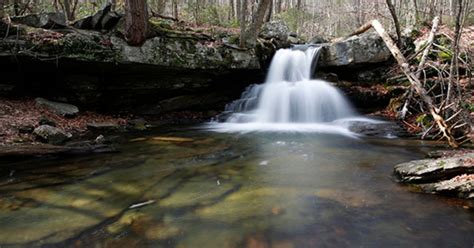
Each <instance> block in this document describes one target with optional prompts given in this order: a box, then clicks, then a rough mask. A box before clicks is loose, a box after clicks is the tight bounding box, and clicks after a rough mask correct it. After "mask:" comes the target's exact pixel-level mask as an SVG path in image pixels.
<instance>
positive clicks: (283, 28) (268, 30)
mask: <svg viewBox="0 0 474 248" xmlns="http://www.w3.org/2000/svg"><path fill="white" fill-rule="evenodd" d="M290 33H291V32H290V28H289V27H288V25H286V23H285V22H283V21H271V22H267V23H265V24H264V25H263V27H262V29H261V31H260V34H259V36H260V37H261V38H264V39H272V38H274V39H277V40H280V41H283V42H286V41H287V40H288V37H289V36H290Z"/></svg>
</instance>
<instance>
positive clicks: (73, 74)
mask: <svg viewBox="0 0 474 248" xmlns="http://www.w3.org/2000/svg"><path fill="white" fill-rule="evenodd" d="M110 15H113V16H115V15H118V14H117V13H115V12H112V11H110V10H108V9H107V8H105V9H103V10H101V12H98V13H97V14H96V15H94V16H91V17H90V18H88V19H87V18H86V19H87V20H86V19H84V20H82V21H81V22H80V23H79V22H77V23H76V24H77V25H76V26H77V27H78V28H83V29H81V30H77V29H67V27H66V29H61V30H48V29H37V28H31V27H28V28H25V27H24V26H23V24H20V25H16V24H14V25H10V26H9V28H11V29H12V30H13V29H18V30H21V31H22V32H19V35H17V34H18V33H11V32H10V33H6V35H4V36H5V37H6V38H5V39H2V40H0V66H2V68H4V69H5V72H6V73H4V74H3V75H2V77H3V80H2V82H0V96H1V95H8V96H11V95H15V94H17V95H32V96H42V97H45V98H48V99H50V100H54V101H64V102H68V103H71V104H75V105H77V106H79V107H81V108H82V107H85V108H87V109H91V108H93V109H94V110H103V111H110V110H113V111H114V112H122V111H123V112H130V111H133V112H134V113H136V114H151V115H155V114H161V113H164V112H168V111H180V110H206V111H207V110H222V109H223V107H224V105H225V104H226V103H228V102H230V101H231V100H233V99H236V98H238V96H239V95H240V93H241V92H242V91H243V90H244V89H245V87H247V86H248V85H249V84H252V83H259V82H262V81H263V78H264V75H265V70H266V68H267V67H268V64H269V62H270V60H271V57H272V56H273V54H274V52H275V51H276V49H278V48H281V47H288V46H290V43H291V42H295V40H297V39H296V38H295V37H294V34H292V33H291V32H290V31H289V29H288V27H287V26H286V25H285V24H284V23H281V22H270V23H267V24H266V25H265V26H264V27H263V28H262V31H261V32H260V40H259V42H258V44H257V46H256V47H253V48H249V49H241V48H239V47H238V46H237V44H238V35H236V34H233V33H231V32H229V31H213V32H214V33H212V32H210V31H206V32H203V31H202V30H195V29H191V28H186V27H180V26H179V25H177V24H173V23H171V24H170V23H169V22H167V21H164V20H161V19H156V18H152V19H151V20H150V25H149V31H148V33H149V34H148V39H147V40H146V41H145V43H144V44H143V45H142V46H140V47H133V46H129V45H128V44H127V43H126V42H125V41H124V40H123V39H122V38H121V37H123V34H122V33H123V32H122V30H121V28H122V26H121V22H120V21H119V20H118V19H119V16H116V17H117V18H116V19H114V18H115V17H114V18H109V17H110ZM50 19H51V18H50ZM17 20H18V23H27V22H26V21H25V20H23V21H20V19H17ZM105 20H108V21H107V22H106V23H104V21H105ZM109 21H111V22H109ZM115 21H118V24H117V25H115V27H114V28H111V26H113V25H114V24H113V23H114V22H115ZM88 22H90V23H89V24H90V25H89V24H87V23H88ZM1 23H2V22H0V24H1ZM32 25H35V26H43V27H44V25H37V24H32ZM2 27H3V26H2V25H0V33H2V32H3V31H5V30H3V31H2V30H1V28H2ZM84 28H87V29H89V30H85V29H84ZM98 30H100V32H98ZM104 30H105V32H104ZM389 57H390V55H389V53H388V50H386V49H385V45H384V44H383V43H381V41H379V40H378V37H374V36H371V35H368V36H367V35H361V36H357V37H352V38H349V39H347V40H345V41H341V42H339V43H334V44H326V45H325V48H324V50H323V54H322V57H321V60H320V63H319V65H320V66H321V67H326V68H328V67H329V68H331V67H332V68H334V67H336V68H339V67H341V68H346V67H353V66H357V65H359V64H367V63H378V62H381V61H386V60H387V59H388V58H389ZM18 70H20V71H18ZM342 70H345V69H342ZM346 74H347V73H346ZM19 75H21V76H19Z"/></svg>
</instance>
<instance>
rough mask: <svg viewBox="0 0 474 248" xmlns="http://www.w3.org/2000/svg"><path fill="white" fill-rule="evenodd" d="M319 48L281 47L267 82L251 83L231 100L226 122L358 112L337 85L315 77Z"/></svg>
mask: <svg viewBox="0 0 474 248" xmlns="http://www.w3.org/2000/svg"><path fill="white" fill-rule="evenodd" d="M305 48H306V49H305ZM319 51H320V48H319V47H312V46H309V47H297V48H293V49H280V50H278V51H277V53H276V54H275V56H274V57H273V60H272V62H271V65H270V69H269V72H268V75H267V78H266V80H265V83H264V84H261V85H251V86H249V87H248V88H247V89H246V90H245V91H244V93H243V94H242V97H241V99H239V100H236V101H234V102H232V103H230V104H228V105H227V106H226V112H227V113H231V114H230V115H229V116H228V117H227V119H226V120H225V122H228V123H267V124H268V123H327V122H332V121H335V120H338V119H341V118H346V117H351V116H354V115H355V112H354V111H353V110H352V107H351V105H350V104H349V103H348V101H347V100H346V99H345V98H344V96H343V95H342V94H341V93H340V92H339V90H338V89H337V88H335V87H333V86H331V85H330V84H329V83H328V82H326V81H323V80H316V79H311V75H312V73H313V71H314V68H315V65H316V63H317V57H318V56H319Z"/></svg>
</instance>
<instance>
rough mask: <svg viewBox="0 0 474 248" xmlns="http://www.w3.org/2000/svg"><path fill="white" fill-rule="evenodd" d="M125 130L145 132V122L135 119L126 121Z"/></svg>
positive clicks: (141, 119)
mask: <svg viewBox="0 0 474 248" xmlns="http://www.w3.org/2000/svg"><path fill="white" fill-rule="evenodd" d="M127 128H128V129H131V130H139V131H142V130H146V129H147V121H146V120H145V119H143V118H137V119H133V120H129V121H127Z"/></svg>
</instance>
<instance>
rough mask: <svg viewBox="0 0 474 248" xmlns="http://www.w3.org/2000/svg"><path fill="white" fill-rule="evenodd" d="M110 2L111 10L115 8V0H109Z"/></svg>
mask: <svg viewBox="0 0 474 248" xmlns="http://www.w3.org/2000/svg"><path fill="white" fill-rule="evenodd" d="M110 3H111V4H112V10H115V9H116V8H117V0H111V1H110Z"/></svg>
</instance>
